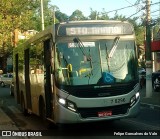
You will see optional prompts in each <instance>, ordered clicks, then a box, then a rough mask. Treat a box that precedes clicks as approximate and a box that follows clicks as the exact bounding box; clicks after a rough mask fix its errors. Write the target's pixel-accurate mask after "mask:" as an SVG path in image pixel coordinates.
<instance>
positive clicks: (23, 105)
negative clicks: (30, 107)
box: [21, 98, 28, 116]
mask: <svg viewBox="0 0 160 139" xmlns="http://www.w3.org/2000/svg"><path fill="white" fill-rule="evenodd" d="M21 107H22V112H23V115H24V116H27V115H28V111H27V109H26V108H25V102H24V98H22V100H21Z"/></svg>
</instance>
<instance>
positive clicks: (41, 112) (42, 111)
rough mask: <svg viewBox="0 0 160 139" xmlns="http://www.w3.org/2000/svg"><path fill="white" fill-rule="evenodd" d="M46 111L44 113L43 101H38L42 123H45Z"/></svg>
mask: <svg viewBox="0 0 160 139" xmlns="http://www.w3.org/2000/svg"><path fill="white" fill-rule="evenodd" d="M45 114H46V111H45V104H44V101H43V99H40V101H39V116H40V117H41V118H42V120H43V121H45V118H46V115H45Z"/></svg>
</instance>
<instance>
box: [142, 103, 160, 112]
mask: <svg viewBox="0 0 160 139" xmlns="http://www.w3.org/2000/svg"><path fill="white" fill-rule="evenodd" d="M141 106H142V107H145V108H150V109H154V110H159V111H160V106H159V105H154V104H149V103H141Z"/></svg>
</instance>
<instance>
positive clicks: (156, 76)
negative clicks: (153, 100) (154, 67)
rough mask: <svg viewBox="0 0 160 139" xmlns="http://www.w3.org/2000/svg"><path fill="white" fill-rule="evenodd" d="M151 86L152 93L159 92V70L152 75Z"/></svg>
mask: <svg viewBox="0 0 160 139" xmlns="http://www.w3.org/2000/svg"><path fill="white" fill-rule="evenodd" d="M152 86H153V89H154V91H158V90H160V70H158V71H156V72H153V73H152Z"/></svg>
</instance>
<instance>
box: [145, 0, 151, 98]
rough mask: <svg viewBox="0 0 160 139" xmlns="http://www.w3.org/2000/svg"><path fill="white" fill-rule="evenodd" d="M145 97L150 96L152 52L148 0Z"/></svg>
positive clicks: (147, 4) (148, 5)
mask: <svg viewBox="0 0 160 139" xmlns="http://www.w3.org/2000/svg"><path fill="white" fill-rule="evenodd" d="M146 13H147V14H146V97H151V96H152V53H151V19H150V0H146Z"/></svg>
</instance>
